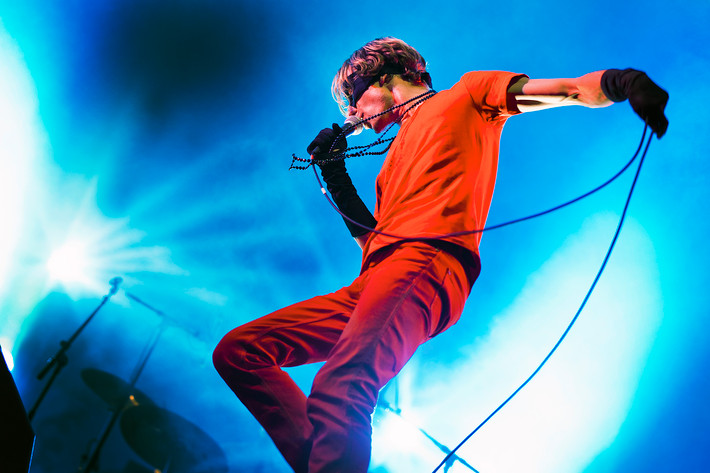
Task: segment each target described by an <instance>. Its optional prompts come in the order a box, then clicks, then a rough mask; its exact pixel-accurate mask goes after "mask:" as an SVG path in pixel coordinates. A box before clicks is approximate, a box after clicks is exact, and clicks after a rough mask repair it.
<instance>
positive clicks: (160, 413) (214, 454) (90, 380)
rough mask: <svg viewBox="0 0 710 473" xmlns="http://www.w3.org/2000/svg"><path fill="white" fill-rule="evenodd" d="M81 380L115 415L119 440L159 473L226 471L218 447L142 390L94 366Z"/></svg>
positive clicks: (217, 472) (221, 472)
mask: <svg viewBox="0 0 710 473" xmlns="http://www.w3.org/2000/svg"><path fill="white" fill-rule="evenodd" d="M81 378H82V380H83V381H84V383H85V384H86V385H87V386H88V387H89V389H91V390H92V391H93V392H94V393H95V394H96V395H98V396H99V398H101V400H103V401H104V402H105V403H106V404H107V405H108V406H109V409H110V410H112V411H114V412H115V413H117V414H118V416H117V417H118V424H119V426H120V431H121V435H122V437H123V439H124V440H125V441H126V443H127V444H128V446H129V447H130V448H131V450H133V452H134V453H136V454H137V455H138V456H139V457H140V458H141V459H142V460H143V461H145V462H146V463H147V464H148V465H150V466H151V467H152V468H154V471H155V472H159V473H208V472H209V473H226V472H227V471H228V468H227V459H226V457H225V454H224V452H223V451H222V449H221V448H220V447H219V445H217V443H216V442H215V441H214V440H213V439H212V438H210V436H209V435H207V434H206V433H205V432H204V431H203V430H201V429H200V428H199V427H197V426H196V425H195V424H193V423H192V422H190V421H188V420H187V419H185V418H183V417H181V416H179V415H178V414H176V413H174V412H170V411H169V410H167V409H163V408H160V407H158V406H157V405H156V404H155V403H154V402H153V401H152V400H151V399H150V398H149V397H148V396H147V395H146V394H145V393H143V392H141V391H139V390H138V389H135V388H132V387H131V384H130V383H128V382H126V381H124V380H122V379H121V378H119V377H117V376H115V375H113V374H111V373H107V372H105V371H102V370H98V369H93V368H89V369H84V370H83V371H82V372H81Z"/></svg>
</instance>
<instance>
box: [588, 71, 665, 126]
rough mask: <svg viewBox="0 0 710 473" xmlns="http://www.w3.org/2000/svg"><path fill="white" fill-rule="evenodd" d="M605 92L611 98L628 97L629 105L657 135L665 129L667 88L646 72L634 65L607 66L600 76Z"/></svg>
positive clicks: (621, 98)
mask: <svg viewBox="0 0 710 473" xmlns="http://www.w3.org/2000/svg"><path fill="white" fill-rule="evenodd" d="M601 87H602V91H603V92H604V94H605V95H606V96H607V97H608V98H609V99H610V100H613V101H614V102H623V101H624V100H626V99H629V103H630V104H631V108H633V109H634V112H636V114H637V115H638V116H639V117H641V119H642V120H643V121H644V122H646V123H648V126H650V127H651V130H653V131H654V133H656V136H658V137H659V138H660V137H662V136H663V135H664V134H665V133H666V130H667V129H668V119H667V118H666V116H665V114H664V110H665V108H666V104H667V103H668V92H666V91H665V90H663V89H662V88H660V87H659V86H658V85H656V83H655V82H653V81H652V80H651V79H650V78H649V77H648V76H647V75H646V73H645V72H641V71H637V70H635V69H624V70H619V69H608V70H606V71H605V72H604V74H603V75H602V79H601Z"/></svg>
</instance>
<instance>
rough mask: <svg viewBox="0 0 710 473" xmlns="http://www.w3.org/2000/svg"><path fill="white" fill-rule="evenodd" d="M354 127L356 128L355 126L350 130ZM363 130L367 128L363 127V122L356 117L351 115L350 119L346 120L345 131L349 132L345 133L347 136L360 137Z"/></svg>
mask: <svg viewBox="0 0 710 473" xmlns="http://www.w3.org/2000/svg"><path fill="white" fill-rule="evenodd" d="M353 125H356V126H354V127H353V128H351V129H349V130H348V128H349V127H351V126H353ZM363 128H365V127H364V126H363V124H362V122H361V121H360V119H359V118H358V117H356V116H355V115H350V116H349V117H348V118H346V119H345V123H343V130H347V131H346V132H345V135H346V136H347V135H359V134H360V133H362V129H363Z"/></svg>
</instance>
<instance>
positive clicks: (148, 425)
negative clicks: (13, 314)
mask: <svg viewBox="0 0 710 473" xmlns="http://www.w3.org/2000/svg"><path fill="white" fill-rule="evenodd" d="M121 281H122V279H121V278H119V277H116V278H113V279H112V280H111V281H109V284H110V285H111V290H110V291H109V293H108V294H107V295H106V296H104V297H103V299H102V300H101V302H100V303H99V305H98V307H96V309H94V311H93V312H92V313H91V314H90V315H89V316H88V318H87V319H86V320H85V321H84V323H83V324H82V325H81V326H80V327H79V328H78V329H77V330H76V331H75V332H74V333H73V334H72V336H71V337H70V338H69V339H67V340H62V341H61V342H60V344H59V345H60V348H59V350H58V351H57V352H56V353H55V354H54V355H53V356H52V357H50V358H49V359H48V360H47V363H46V364H45V366H44V368H43V369H42V370H41V371H40V373H39V374H38V375H37V379H42V378H44V377H45V376H46V375H50V376H49V379H48V380H47V381H46V384H45V386H44V389H43V390H42V391H41V392H40V394H39V396H38V398H37V400H36V402H35V404H34V406H33V407H32V409H31V410H30V411H29V413H28V418H29V420H30V421H31V420H32V419H33V417H34V415H35V412H36V411H37V409H38V407H39V405H40V404H41V403H42V400H43V399H44V398H45V395H46V394H47V392H48V390H49V389H50V387H51V386H52V384H53V382H54V381H55V379H56V378H57V375H58V374H59V372H60V371H61V370H62V368H64V367H65V366H66V365H67V362H68V357H67V351H68V350H69V348H70V347H71V345H72V343H73V342H74V340H76V338H77V337H78V336H79V334H80V333H81V332H82V331H83V330H84V328H85V327H86V326H87V325H88V323H89V322H90V321H91V320H92V319H93V318H94V316H95V315H96V314H97V313H98V312H99V310H100V309H101V308H102V307H103V306H104V305H105V304H106V302H108V300H109V299H110V298H111V297H112V296H113V295H114V294H116V292H117V290H118V285H119V284H120V283H121ZM125 294H126V296H128V297H129V298H130V299H132V300H134V301H135V302H137V303H139V304H141V305H142V306H144V307H145V308H147V309H149V310H151V311H152V312H154V313H155V314H157V315H159V316H160V317H161V323H160V326H159V327H158V328H157V329H156V330H155V332H154V334H153V336H152V338H151V340H150V341H149V342H148V343H147V344H146V346H145V349H144V351H143V353H142V354H141V356H140V358H139V360H138V363H137V364H136V367H135V369H134V371H133V373H132V374H131V376H130V381H124V380H123V379H121V378H119V377H118V376H115V375H113V374H111V373H108V372H106V371H102V370H98V369H94V368H88V369H84V370H83V371H82V372H81V378H82V380H83V381H84V383H85V384H86V385H87V386H88V387H89V389H91V390H92V391H93V392H94V393H95V394H97V395H98V396H99V397H100V398H101V399H102V400H103V401H104V402H105V403H106V404H108V406H109V410H110V411H111V417H110V419H109V420H108V422H107V424H106V425H105V427H104V429H103V431H102V433H101V434H100V435H99V436H98V437H97V439H96V441H95V442H92V451H91V452H90V453H88V454H86V455H84V456H83V458H82V461H81V465H80V466H79V468H78V470H77V473H91V472H95V471H98V469H99V468H98V463H99V457H100V454H101V450H102V448H103V446H104V444H105V442H106V441H107V439H108V437H109V434H110V433H111V432H112V431H113V429H114V428H115V427H116V426H118V427H119V428H120V430H121V434H122V437H123V439H124V440H125V441H126V443H127V444H128V446H129V447H130V448H131V449H132V450H133V451H134V452H135V453H136V454H137V455H138V456H139V457H140V458H141V459H142V460H143V461H145V462H146V463H147V464H148V465H150V466H151V467H152V468H153V469H152V470H146V471H153V472H155V473H226V472H227V471H228V467H227V459H226V456H225V454H224V452H223V451H222V449H221V448H220V447H219V445H218V444H217V443H216V442H215V441H214V440H213V439H211V438H210V437H209V436H208V435H207V434H206V433H205V432H204V431H202V430H201V429H200V428H199V427H197V426H196V425H195V424H193V423H191V422H190V421H188V420H187V419H185V418H183V417H181V416H179V415H178V414H176V413H174V412H170V411H168V410H166V409H164V408H161V407H159V406H157V405H156V404H155V402H153V401H152V400H151V399H150V398H149V397H148V396H147V395H146V394H145V393H143V392H141V391H139V390H138V389H136V388H135V385H136V382H137V381H138V378H139V377H140V375H141V373H142V372H143V369H144V368H145V366H146V364H147V363H148V360H149V358H150V357H151V354H152V353H153V350H154V348H155V346H156V345H157V343H158V340H159V339H160V337H161V335H162V334H163V332H164V330H165V328H166V327H167V326H168V325H171V324H174V322H173V321H172V320H171V319H170V318H169V317H167V315H166V314H165V313H163V312H162V311H160V310H158V309H156V308H154V307H153V306H151V305H149V304H147V303H146V302H144V301H143V300H141V299H139V298H138V297H137V296H135V295H133V294H131V293H129V292H125ZM133 465H135V463H133Z"/></svg>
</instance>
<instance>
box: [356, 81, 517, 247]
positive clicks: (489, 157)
mask: <svg viewBox="0 0 710 473" xmlns="http://www.w3.org/2000/svg"><path fill="white" fill-rule="evenodd" d="M518 77H524V76H523V75H521V74H513V73H510V72H498V71H486V72H469V73H467V74H465V75H464V76H463V77H462V78H461V80H460V81H459V82H458V83H456V85H454V86H453V87H452V88H451V89H449V90H444V91H441V92H438V93H437V94H436V95H435V96H433V97H432V98H430V99H428V100H426V101H425V102H423V103H422V104H421V105H420V106H419V108H418V109H417V110H415V111H414V114H413V115H412V116H411V117H409V119H408V120H407V121H406V122H405V123H404V124H403V125H402V127H401V128H400V130H399V133H398V134H397V137H396V138H395V140H394V141H393V142H392V146H391V148H390V150H389V152H388V154H387V157H386V159H385V162H384V164H383V165H382V169H381V171H380V174H379V176H378V177H377V204H376V208H375V213H374V216H375V219H376V220H377V230H380V231H383V232H387V233H391V234H394V235H398V236H404V237H407V238H414V239H424V238H435V239H443V240H446V241H449V242H451V243H455V244H457V245H459V246H462V247H464V248H466V249H468V250H469V251H471V252H472V253H474V254H476V255H478V245H479V243H480V241H481V233H473V234H469V235H464V236H457V237H447V238H440V236H441V235H444V234H447V233H452V232H458V231H462V230H476V229H481V228H483V227H484V226H485V223H486V217H487V216H488V210H489V208H490V204H491V199H492V197H493V188H494V186H495V180H496V170H497V167H498V149H499V143H500V135H501V131H502V130H503V125H504V124H505V121H506V119H507V118H508V117H510V116H511V115H514V114H517V113H520V112H519V111H518V110H517V108H515V106H513V107H512V109H509V108H508V103H507V90H508V87H509V85H510V84H511V82H512V81H513V79H515V78H518ZM397 241H400V240H399V239H397V238H392V237H387V236H383V235H378V234H376V233H372V235H371V236H370V237H369V239H368V241H367V243H366V245H365V248H364V250H363V261H367V259H368V257H369V256H370V255H371V254H373V253H374V252H375V251H377V250H379V249H381V248H383V247H385V246H388V245H391V244H393V243H396V242H397Z"/></svg>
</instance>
